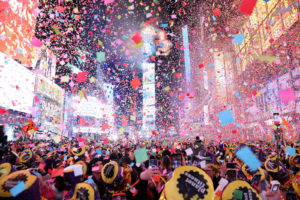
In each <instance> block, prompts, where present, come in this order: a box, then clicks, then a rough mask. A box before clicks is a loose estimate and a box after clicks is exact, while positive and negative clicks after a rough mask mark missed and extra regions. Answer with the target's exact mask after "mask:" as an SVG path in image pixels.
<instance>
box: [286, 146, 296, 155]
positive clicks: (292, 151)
mask: <svg viewBox="0 0 300 200" xmlns="http://www.w3.org/2000/svg"><path fill="white" fill-rule="evenodd" d="M285 153H286V154H287V155H289V156H295V155H296V149H294V148H292V147H286V148H285Z"/></svg>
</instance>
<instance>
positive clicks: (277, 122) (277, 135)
mask: <svg viewBox="0 0 300 200" xmlns="http://www.w3.org/2000/svg"><path fill="white" fill-rule="evenodd" d="M273 119H274V125H275V128H274V136H275V140H276V146H277V159H276V164H277V166H278V168H277V170H278V171H279V148H280V143H279V140H280V135H281V132H280V129H279V127H280V118H279V113H273ZM278 171H277V172H278Z"/></svg>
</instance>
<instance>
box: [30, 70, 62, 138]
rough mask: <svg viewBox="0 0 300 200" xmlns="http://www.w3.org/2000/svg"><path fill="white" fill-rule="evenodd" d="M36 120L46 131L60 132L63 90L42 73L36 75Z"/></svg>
mask: <svg viewBox="0 0 300 200" xmlns="http://www.w3.org/2000/svg"><path fill="white" fill-rule="evenodd" d="M36 94H37V96H38V98H39V101H38V102H36V105H35V107H36V113H37V116H36V118H37V121H39V124H40V128H41V129H43V130H46V131H52V132H55V133H61V131H62V127H61V124H62V122H63V105H64V90H63V89H62V88H61V87H59V86H58V85H56V84H55V83H54V82H53V81H50V80H49V79H47V78H46V77H44V76H42V75H40V74H39V75H37V88H36Z"/></svg>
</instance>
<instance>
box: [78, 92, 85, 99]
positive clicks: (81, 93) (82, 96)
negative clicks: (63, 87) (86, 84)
mask: <svg viewBox="0 0 300 200" xmlns="http://www.w3.org/2000/svg"><path fill="white" fill-rule="evenodd" d="M78 95H79V97H80V99H83V98H84V95H83V92H82V90H80V91H79V92H78Z"/></svg>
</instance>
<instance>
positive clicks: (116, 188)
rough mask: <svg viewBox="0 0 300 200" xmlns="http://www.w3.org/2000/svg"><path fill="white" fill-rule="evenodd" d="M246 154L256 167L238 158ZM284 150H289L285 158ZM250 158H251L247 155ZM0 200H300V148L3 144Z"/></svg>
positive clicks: (75, 141) (198, 142) (192, 142)
mask: <svg viewBox="0 0 300 200" xmlns="http://www.w3.org/2000/svg"><path fill="white" fill-rule="evenodd" d="M244 147H249V149H250V150H251V152H253V154H254V155H255V157H256V158H257V159H258V160H259V164H260V165H259V167H258V168H257V170H253V169H252V167H251V165H249V163H247V162H243V159H241V158H240V157H238V156H237V153H236V152H237V151H239V150H241V149H242V148H244ZM287 149H288V150H287ZM293 150H294V151H295V152H293V153H291V151H293ZM249 157H250V155H249ZM1 163H2V164H1V165H0V199H20V200H21V199H22V200H27V199H28V200H39V199H41V200H46V199H47V200H59V199H60V200H62V199H63V200H68V199H78V200H91V199H95V200H99V199H104V200H106V199H107V200H125V199H128V200H131V199H132V200H158V199H161V200H163V199H165V200H181V199H222V200H224V199H226V200H227V199H236V200H242V199H253V200H255V199H262V200H279V199H286V200H294V199H299V198H300V171H299V168H300V143H299V142H294V143H286V144H284V145H281V146H280V148H278V147H277V146H276V145H275V142H272V143H269V142H266V141H256V142H253V141H252V142H249V143H242V142H240V143H230V142H227V143H226V142H215V141H206V140H205V139H203V138H199V137H196V138H193V139H189V140H188V139H178V140H176V141H175V140H171V139H166V138H163V139H162V138H158V137H157V138H155V139H153V140H148V141H146V140H145V141H138V142H137V141H136V142H135V143H134V142H132V141H130V140H126V141H124V140H123V141H121V140H120V141H114V142H113V141H108V140H106V141H100V142H99V141H91V140H89V139H88V138H87V137H76V138H72V139H67V138H65V139H63V138H62V139H61V141H59V142H58V141H54V140H47V141H41V140H35V139H26V140H23V141H14V142H8V143H7V148H6V149H5V151H4V152H3V154H2V157H1Z"/></svg>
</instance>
